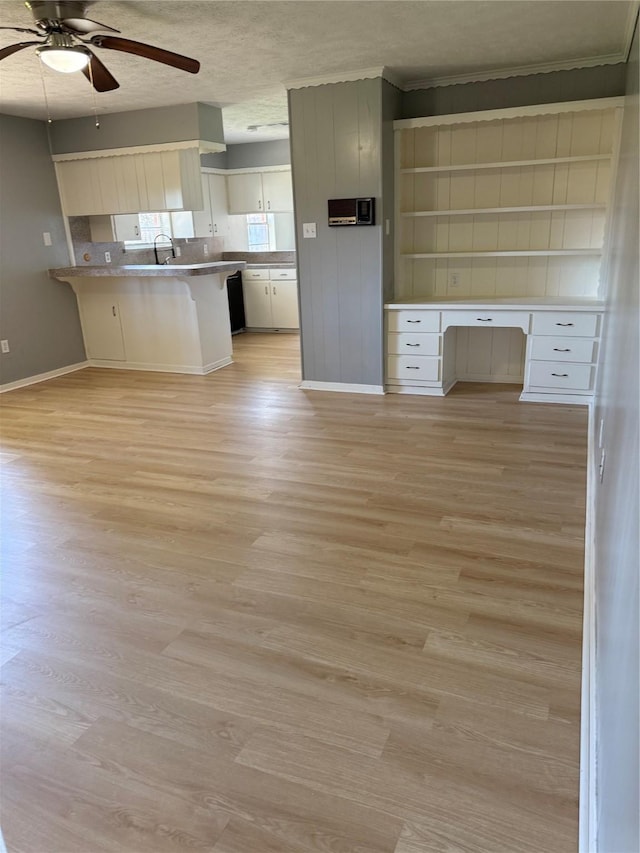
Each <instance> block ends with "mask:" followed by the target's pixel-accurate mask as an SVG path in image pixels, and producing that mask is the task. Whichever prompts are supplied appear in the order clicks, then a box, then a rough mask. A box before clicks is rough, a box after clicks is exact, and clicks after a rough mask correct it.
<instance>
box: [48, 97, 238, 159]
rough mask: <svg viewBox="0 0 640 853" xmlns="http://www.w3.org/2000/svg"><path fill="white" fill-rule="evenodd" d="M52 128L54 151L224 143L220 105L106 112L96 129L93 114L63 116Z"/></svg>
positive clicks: (69, 151) (59, 152)
mask: <svg viewBox="0 0 640 853" xmlns="http://www.w3.org/2000/svg"><path fill="white" fill-rule="evenodd" d="M50 129H51V151H52V152H53V153H54V154H69V153H71V152H76V151H101V150H103V149H105V148H128V147H130V146H135V145H158V144H159V143H162V142H188V141H190V140H192V139H204V140H206V141H208V142H224V133H223V129H222V111H221V110H220V108H219V107H211V106H209V105H208V104H199V103H194V104H176V105H175V106H172V107H154V108H152V109H148V110H132V111H131V112H126V113H107V114H106V115H101V116H100V127H99V128H96V125H95V119H94V117H93V116H91V115H89V116H83V117H82V118H69V119H63V120H62V121H54V122H53V123H52V124H51V126H50Z"/></svg>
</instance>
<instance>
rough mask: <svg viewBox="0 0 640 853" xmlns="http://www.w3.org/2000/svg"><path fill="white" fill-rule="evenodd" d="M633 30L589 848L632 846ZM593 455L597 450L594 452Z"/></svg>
mask: <svg viewBox="0 0 640 853" xmlns="http://www.w3.org/2000/svg"><path fill="white" fill-rule="evenodd" d="M638 74H639V68H638V33H637V30H636V36H635V40H634V45H633V48H632V53H631V58H630V61H629V63H628V68H627V94H626V99H625V111H624V122H623V128H622V140H621V156H620V167H619V172H618V179H617V185H616V196H615V205H614V214H613V217H614V218H613V230H612V246H611V254H610V257H609V258H608V264H609V266H608V275H607V281H606V282H605V285H606V288H607V296H606V298H607V323H606V333H605V340H604V343H603V346H604V354H603V361H602V369H601V373H600V384H599V389H598V393H597V397H596V410H595V425H596V427H597V426H598V425H599V424H600V420H601V419H604V450H605V452H606V462H605V472H604V480H603V483H602V485H598V486H597V487H596V495H595V501H596V511H595V574H596V578H595V582H596V636H597V640H596V707H597V766H598V770H597V820H598V842H597V849H598V851H601V853H638V851H640V817H639V813H640V809H639V807H638V804H639V802H640V790H639V784H638V780H639V771H640V768H639V754H640V738H639V725H640V723H639V720H640V708H639V702H638V697H639V695H640V683H639V677H638V676H639V668H640V657H639V625H638V615H639V610H640V601H639V596H638V562H639V558H638V555H639V545H640V543H639V539H638V518H639V515H638V473H639V468H638V465H639V460H638V441H639V436H638V410H639V406H638V396H639V394H638V389H639V377H638V362H639V349H638V327H639V319H640V315H639V303H638V290H639V281H638V229H639V224H638V179H639V176H638V121H639V115H638ZM594 453H595V454H596V458H595V459H594V460H592V464H593V463H597V462H598V461H599V457H600V453H601V450H600V448H596V449H595V450H594Z"/></svg>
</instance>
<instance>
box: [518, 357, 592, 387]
mask: <svg viewBox="0 0 640 853" xmlns="http://www.w3.org/2000/svg"><path fill="white" fill-rule="evenodd" d="M593 375H594V368H593V367H592V366H591V365H590V364H567V363H564V364H563V363H562V362H558V363H554V362H551V361H532V362H531V365H530V367H529V385H530V386H535V387H536V388H550V389H554V390H567V391H590V390H591V388H592V387H593Z"/></svg>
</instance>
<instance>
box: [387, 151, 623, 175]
mask: <svg viewBox="0 0 640 853" xmlns="http://www.w3.org/2000/svg"><path fill="white" fill-rule="evenodd" d="M610 159H611V155H610V154H588V155H581V156H579V157H546V158H544V159H538V160H504V161H500V162H497V163H458V164H457V165H453V166H416V167H414V168H410V169H400V172H401V174H403V175H416V174H420V173H428V172H468V171H477V170H478V169H516V168H519V167H521V166H550V165H555V164H559V163H589V162H592V161H594V160H610Z"/></svg>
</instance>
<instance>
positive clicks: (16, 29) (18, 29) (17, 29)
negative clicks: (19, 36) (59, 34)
mask: <svg viewBox="0 0 640 853" xmlns="http://www.w3.org/2000/svg"><path fill="white" fill-rule="evenodd" d="M0 30H13V31H14V32H15V33H31V35H32V36H42V35H44V33H40V32H38V30H29V29H27V28H26V27H0Z"/></svg>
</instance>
